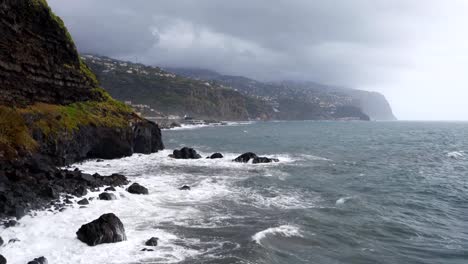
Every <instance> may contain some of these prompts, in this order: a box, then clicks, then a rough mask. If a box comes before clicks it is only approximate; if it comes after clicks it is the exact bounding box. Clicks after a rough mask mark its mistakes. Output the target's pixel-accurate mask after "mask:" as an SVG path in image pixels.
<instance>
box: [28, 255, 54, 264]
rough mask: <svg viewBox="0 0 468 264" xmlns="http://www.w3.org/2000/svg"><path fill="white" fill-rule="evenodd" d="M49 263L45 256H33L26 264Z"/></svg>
mask: <svg viewBox="0 0 468 264" xmlns="http://www.w3.org/2000/svg"><path fill="white" fill-rule="evenodd" d="M47 263H49V262H48V261H47V259H46V258H45V257H40V258H35V259H34V260H33V261H29V262H28V264H47Z"/></svg>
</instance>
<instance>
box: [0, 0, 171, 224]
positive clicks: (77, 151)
mask: <svg viewBox="0 0 468 264" xmlns="http://www.w3.org/2000/svg"><path fill="white" fill-rule="evenodd" d="M0 18H1V19H0V32H1V37H0V119H1V122H0V133H2V135H1V136H0V137H2V140H0V218H2V217H6V216H16V217H17V218H21V217H22V216H23V215H24V214H25V213H27V211H28V210H31V209H42V208H43V207H44V206H47V205H48V204H49V203H50V201H53V200H55V199H57V198H58V196H59V195H60V194H62V193H68V194H73V195H75V196H83V195H85V194H86V190H88V189H94V188H98V187H102V186H119V185H126V184H128V182H127V180H126V179H125V177H124V176H122V175H112V176H111V177H101V176H99V175H89V174H84V173H81V172H79V171H63V170H58V169H57V168H56V166H65V165H68V164H71V163H73V162H77V161H81V160H84V159H104V158H105V159H108V158H120V157H123V156H128V155H131V154H133V153H135V152H137V153H138V152H141V153H151V152H156V151H158V150H161V149H163V148H164V146H163V143H162V140H161V132H160V129H159V127H158V125H157V124H155V123H153V122H150V121H148V120H145V119H142V118H141V117H139V116H138V115H136V114H135V113H132V112H131V111H129V109H128V108H126V107H123V106H120V105H119V104H118V103H117V102H115V101H114V100H112V99H110V98H109V96H108V95H107V94H106V92H105V91H103V90H101V89H99V88H98V87H99V84H98V82H97V80H96V77H95V76H94V74H93V73H92V72H91V71H90V69H89V68H88V67H87V66H86V64H84V62H83V61H82V60H81V59H80V57H79V55H78V52H77V50H76V47H75V44H74V43H73V40H72V39H71V37H70V35H69V34H68V31H67V29H66V28H65V26H64V24H63V22H62V21H61V20H60V18H58V17H57V16H55V15H54V14H53V13H52V11H51V9H50V8H49V7H48V6H47V1H43V0H34V1H25V0H21V1H13V0H10V1H2V2H1V3H0ZM76 102H82V103H83V104H85V105H86V107H85V108H90V109H89V110H90V111H82V110H83V109H82V107H81V106H80V107H76V106H73V105H72V103H76ZM40 103H47V105H43V104H40ZM64 107H70V109H68V108H67V111H65V112H67V113H68V110H72V111H78V112H79V113H80V115H79V116H80V118H75V117H73V116H74V115H70V114H67V113H64V111H63V110H64ZM81 114H82V115H84V116H81ZM88 115H89V116H88ZM5 117H9V118H5ZM10 117H11V118H10ZM88 118H89V120H93V121H92V122H89V120H88ZM85 120H86V121H85ZM95 121H96V122H95ZM114 123H115V125H113V124H114ZM70 125H71V126H72V127H73V129H72V130H70V129H69V127H70ZM5 131H6V132H7V133H5V134H6V135H7V137H3V136H4V134H3V133H4V132H5ZM10 134H11V135H10ZM18 136H20V137H21V138H19V137H18Z"/></svg>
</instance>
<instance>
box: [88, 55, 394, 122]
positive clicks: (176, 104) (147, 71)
mask: <svg viewBox="0 0 468 264" xmlns="http://www.w3.org/2000/svg"><path fill="white" fill-rule="evenodd" d="M83 60H84V61H85V62H86V63H87V64H88V65H89V67H90V68H91V69H92V70H93V71H94V72H95V73H96V74H97V77H98V79H99V80H100V82H101V84H102V86H103V87H104V88H105V89H107V90H108V91H109V92H110V93H111V94H112V95H113V96H115V97H116V98H118V99H120V100H131V101H132V102H135V103H141V104H147V105H149V106H150V107H152V108H154V109H155V110H157V111H158V112H161V113H163V114H166V115H179V116H184V115H191V116H196V117H199V118H206V119H218V120H248V119H251V120H252V119H253V120H256V119H257V120H342V119H343V120H369V119H370V120H395V119H396V118H395V116H394V115H393V113H392V110H391V107H390V105H389V104H388V102H387V101H386V99H385V97H384V96H383V95H381V94H379V93H374V92H367V91H360V90H354V89H348V88H341V87H333V86H327V85H322V84H318V83H313V82H296V81H282V82H260V81H256V80H253V79H250V78H246V77H242V76H230V75H223V74H220V73H217V72H215V71H212V70H206V69H192V68H166V69H161V68H159V67H151V66H146V65H143V64H138V63H133V62H128V61H119V60H115V59H111V58H108V57H102V56H97V55H89V54H88V55H84V56H83Z"/></svg>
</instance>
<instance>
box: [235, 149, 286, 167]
mask: <svg viewBox="0 0 468 264" xmlns="http://www.w3.org/2000/svg"><path fill="white" fill-rule="evenodd" d="M250 160H252V163H253V164H259V163H271V162H279V159H275V158H268V157H259V156H257V154H255V153H253V152H247V153H244V154H242V155H240V156H239V157H237V158H235V159H234V161H235V162H241V163H247V162H249V161H250Z"/></svg>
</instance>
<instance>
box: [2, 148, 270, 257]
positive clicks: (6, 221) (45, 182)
mask: <svg viewBox="0 0 468 264" xmlns="http://www.w3.org/2000/svg"><path fill="white" fill-rule="evenodd" d="M168 158H173V159H188V160H190V159H201V158H202V156H201V155H200V154H198V153H197V151H196V150H194V149H193V148H188V147H184V148H182V149H179V150H178V149H176V150H174V151H173V154H171V155H169V157H168ZM206 158H207V159H222V158H224V156H223V155H222V154H221V153H218V152H216V153H213V154H212V155H210V156H208V157H206ZM278 161H279V160H277V159H274V158H268V157H259V156H257V155H256V154H255V153H252V152H247V153H244V154H242V155H240V156H238V157H237V158H235V159H233V160H232V162H237V163H247V162H252V164H258V163H271V162H278ZM125 186H128V187H127V188H126V191H127V192H128V193H130V194H132V195H147V194H148V193H149V191H148V189H147V188H146V187H144V186H142V185H140V184H138V183H136V182H134V183H132V184H131V185H130V181H129V180H128V179H127V178H126V177H125V176H124V175H121V174H112V175H109V176H102V175H99V174H97V173H95V174H88V173H83V172H82V171H80V170H78V169H74V170H64V169H59V168H57V167H55V166H53V165H50V163H48V162H44V160H41V159H40V156H37V157H35V158H30V159H27V160H26V161H24V162H16V163H15V162H8V163H0V223H1V224H2V225H3V226H4V227H5V228H9V227H13V226H16V225H17V224H18V221H20V219H21V218H22V217H24V216H25V215H27V214H28V213H30V212H31V211H32V210H48V211H51V212H55V213H60V212H62V211H64V210H66V209H67V208H68V207H72V206H74V204H76V205H79V206H80V208H81V207H83V208H85V207H86V205H88V204H90V203H92V200H94V199H99V200H116V199H117V197H116V196H115V194H114V193H113V192H115V191H116V189H115V187H125ZM101 187H107V188H105V189H104V192H101V193H98V192H99V190H100V188H101ZM178 189H179V190H181V191H190V190H191V187H190V186H188V185H184V186H182V187H180V188H178ZM88 192H96V196H95V197H94V196H93V197H91V198H90V197H88V198H89V199H87V198H83V199H80V198H82V197H83V196H86V195H87V194H88ZM76 205H75V206H76ZM76 234H77V239H78V240H80V241H82V242H83V243H86V244H87V245H89V246H95V245H98V244H102V243H116V242H120V241H124V240H126V234H125V228H124V226H123V224H122V222H121V221H120V219H118V217H117V216H115V215H114V214H112V213H108V214H104V215H102V216H101V217H99V218H98V219H96V220H94V221H92V222H90V223H83V226H82V227H81V228H80V229H79V230H78V231H77V232H76ZM13 240H14V239H13ZM15 241H16V240H15ZM15 241H8V242H6V243H15ZM157 241H158V238H157V237H152V238H149V240H148V241H147V242H146V243H145V245H142V247H143V248H142V249H141V250H142V251H153V250H154V249H152V248H148V247H154V246H157ZM3 243H4V241H3V240H2V239H1V237H0V246H2V244H3ZM144 246H146V247H144ZM45 253H46V252H45ZM2 263H7V262H6V260H5V258H4V257H3V256H2V255H0V264H2ZM30 263H47V259H46V258H45V257H40V258H37V259H35V260H33V261H31V262H30Z"/></svg>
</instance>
